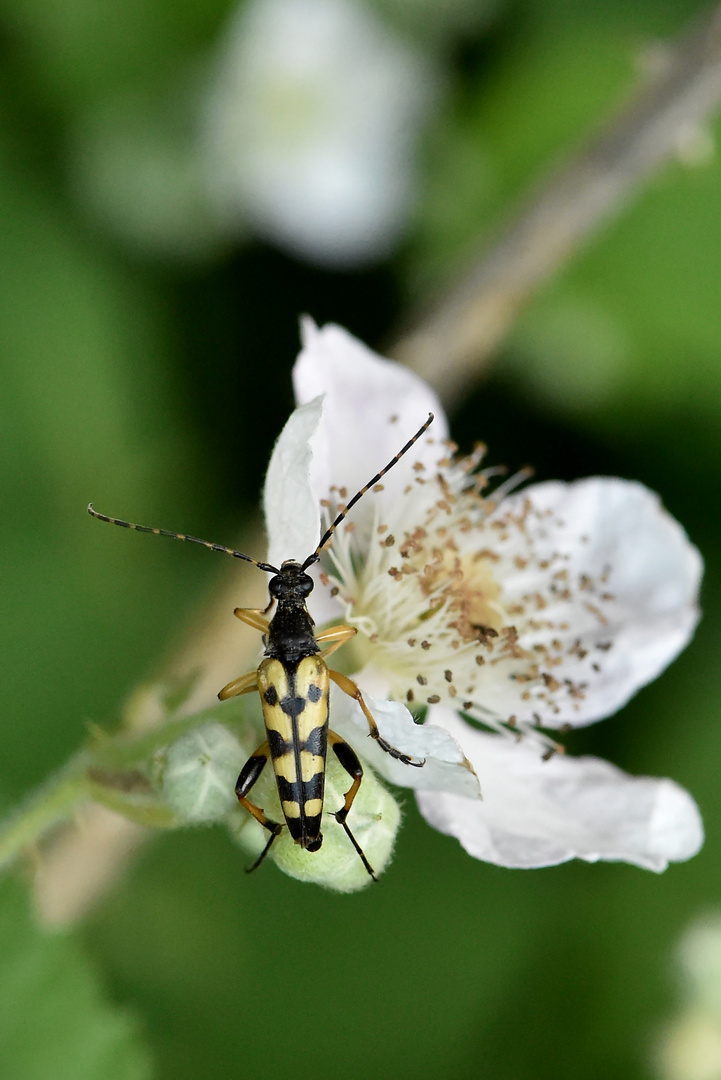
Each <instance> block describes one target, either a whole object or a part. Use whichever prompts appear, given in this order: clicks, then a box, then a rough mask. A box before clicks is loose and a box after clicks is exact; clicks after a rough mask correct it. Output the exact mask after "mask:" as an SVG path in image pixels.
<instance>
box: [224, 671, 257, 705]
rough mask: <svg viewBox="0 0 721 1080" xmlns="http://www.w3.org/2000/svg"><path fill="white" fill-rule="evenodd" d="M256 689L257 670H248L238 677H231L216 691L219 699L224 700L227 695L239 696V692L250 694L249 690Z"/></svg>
mask: <svg viewBox="0 0 721 1080" xmlns="http://www.w3.org/2000/svg"><path fill="white" fill-rule="evenodd" d="M257 689H258V672H257V671H250V672H248V674H247V675H241V676H240V678H238V679H233V681H232V682H229V683H228V685H227V686H224V687H223V689H222V690H220V691H219V692H218V697H219V698H220V700H221V701H225V700H226V698H229V697H239V695H240V694H250V693H251V691H253V690H257Z"/></svg>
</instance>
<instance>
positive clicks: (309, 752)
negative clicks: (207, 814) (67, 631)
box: [88, 413, 433, 880]
mask: <svg viewBox="0 0 721 1080" xmlns="http://www.w3.org/2000/svg"><path fill="white" fill-rule="evenodd" d="M432 421H433V414H432V413H429V415H428V419H427V420H426V421H425V423H424V424H422V425H421V427H420V428H419V429H418V431H417V432H416V433H415V435H414V436H413V437H412V438H411V439H409V440H408V442H407V443H406V444H405V446H404V447H403V448H402V449H401V450H399V452H398V453H397V454H396V455H395V457H394V458H392V460H391V461H389V462H388V464H387V465H386V466H385V467H384V468H383V469H381V470H380V472H378V473H376V475H375V476H373V477H372V478H371V479H370V480H369V481H368V483H367V484H365V485H364V486H363V487H362V488H361V489H360V491H358V492H356V494H355V495H354V496H353V498H352V499H351V500H350V502H348V504H347V505H346V506H344V507H343V509H342V510H341V512H340V513H339V514H338V516H337V517H336V518H335V519H334V520H333V521H332V522H331V524H330V525H329V527H328V528H327V529H326V531H325V532H324V533H323V535H322V537H321V539H320V543H319V544H318V546H317V548H316V549H315V551H314V552H313V553H312V555H309V556H308V558H307V559H305V560H304V561H303V562H302V563H298V562H295V561H294V560H292V559H288V560H286V561H285V562H284V563H283V564H282V565H281V567H280V569H277V568H276V567H275V566H271V565H270V564H269V563H264V562H258V561H256V560H255V559H253V558H251V557H250V555H245V554H243V552H242V551H235V550H234V549H233V548H227V547H224V546H223V545H222V544H212V543H210V542H209V541H207V540H201V539H200V538H199V537H197V536H188V535H186V534H184V533H174V532H170V531H168V530H167V529H153V528H150V527H148V526H147V525H134V524H132V523H131V522H129V521H121V520H119V519H118V518H112V517H107V516H106V515H105V514H99V513H98V512H97V510H94V509H93V505H92V503H91V504H90V505H89V506H88V513H90V514H91V515H92V516H93V517H95V518H98V520H100V521H107V522H109V523H110V524H111V525H120V526H122V527H123V528H125V529H136V530H137V531H138V532H148V533H154V534H155V535H156V536H169V537H170V538H171V539H173V540H189V541H190V542H191V543H194V544H202V545H203V546H204V547H207V548H210V549H211V550H212V551H222V552H224V553H225V554H226V555H232V556H233V557H234V558H236V559H244V560H245V561H246V562H250V563H253V565H254V566H257V567H258V568H259V569H260V570H265V571H267V572H268V573H270V574H273V577H272V578H271V579H270V581H269V582H268V591H269V593H270V601H269V603H268V606H267V607H266V608H264V609H259V608H236V609H235V614H236V616H237V617H238V618H239V619H241V620H242V621H243V622H244V623H247V624H248V625H249V626H252V627H253V628H254V629H256V630H260V632H261V633H262V635H263V644H264V646H265V654H264V658H263V660H262V661H261V663H260V666H259V667H258V669H257V671H251V672H249V673H248V674H247V675H241V677H240V678H239V679H234V680H233V681H232V682H230V683H228V685H227V686H224V687H223V689H222V690H221V691H220V693H219V694H218V697H219V698H220V699H221V701H224V700H225V699H226V698H230V697H237V696H238V695H239V694H248V693H251V692H252V691H254V690H257V691H258V693H259V694H260V701H261V706H262V709H263V719H264V721H265V730H266V735H267V738H266V740H265V741H264V742H263V744H262V745H261V746H259V747H258V749H257V750H256V751H255V753H254V754H253V755H252V757H250V758H249V759H248V761H247V762H246V764H245V765H244V767H243V769H242V770H241V773H240V776H239V777H238V782H237V784H236V786H235V793H236V795H237V796H238V800H239V802H240V804H241V805H242V806H244V807H245V809H246V810H248V811H249V813H251V814H252V815H253V817H254V818H255V819H256V820H257V821H259V822H260V824H261V825H262V826H263V827H264V828H265V829H267V830H268V831H269V833H270V836H269V838H268V843H267V844H266V845H265V847H264V849H263V851H262V852H261V854H260V855H259V857H258V858H257V859H256V861H255V863H254V864H253V866H251V867H250V869H251V870H254V869H255V868H256V867H257V866H259V865H260V863H261V862H262V861H263V859H264V858H265V856H266V855H267V853H268V851H269V849H270V846H271V844H272V843H273V841H274V840H275V838H276V836H278V834H279V833H280V831H281V829H282V828H283V826H282V824H281V823H279V822H277V821H273V820H271V819H270V818H269V817H267V815H266V814H265V812H264V810H262V809H261V808H260V807H259V806H256V805H255V803H253V802H251V801H250V799H249V797H248V796H249V795H250V792H251V790H252V788H253V785H254V784H255V782H256V781H257V779H258V777H259V776H260V774H261V772H262V770H263V768H264V767H265V765H266V763H267V761H268V759H269V758H270V759H271V761H272V762H273V769H274V772H275V779H276V784H277V787H278V796H279V798H280V805H281V809H282V811H283V816H284V818H285V823H286V825H287V826H288V831H289V832H290V835H291V836H292V838H293V840H294V841H295V843H296V844H299V845H300V846H301V847H302V848H304V849H305V850H306V851H317V850H318V849H319V848H320V846H321V844H322V843H323V834H322V832H321V815H322V812H323V797H324V788H325V766H326V756H327V752H328V746H329V745H330V747H331V748H332V750H333V752H334V753H335V755H336V757H337V758H338V761H339V762H340V764H341V765H342V766H343V768H344V769H345V770H346V772H347V773H348V775H349V776H350V778H351V781H352V783H351V786H350V788H349V789H348V791H347V793H346V796H345V801H344V804H343V806H342V807H341V809H340V810H337V811H336V812H335V813H334V817H335V818H336V821H338V822H339V823H340V824H341V825H342V826H343V828H344V829H345V831H346V833H347V835H348V837H349V839H350V841H351V843H352V844H353V847H354V848H355V850H356V851H357V852H358V855H359V856H360V858H361V859H362V861H363V865H364V866H365V868H366V870H367V871H368V873H369V874H370V876H371V877H372V878H373V879H374V880H375V875H374V873H373V868H372V867H371V865H370V863H369V862H368V860H367V858H366V857H365V855H364V853H363V851H362V849H361V847H360V845H359V844H358V842H357V841H356V839H355V837H354V836H353V833H352V832H351V831H350V829H349V827H348V823H347V820H346V819H347V817H348V814H349V812H350V809H351V807H352V805H353V800H354V799H355V797H356V794H357V792H358V788H359V787H360V784H361V780H362V778H363V768H362V766H361V763H360V761H359V760H358V757H357V755H356V753H355V751H354V750H352V749H351V747H350V746H349V745H348V743H347V742H345V740H344V739H341V737H340V736H339V735H336V733H335V732H334V731H332V730H331V729H330V727H329V705H328V695H329V689H330V683H331V681H332V682H334V683H335V684H336V685H337V686H339V687H340V689H341V690H342V691H343V692H344V693H345V694H348V696H349V697H352V698H354V699H355V700H356V701H357V702H358V704H359V705H360V707H361V709H362V710H363V713H364V715H365V718H366V720H367V721H368V727H369V732H370V735H371V737H372V738H373V739H375V740H376V742H377V743H378V745H379V746H380V747H381V748H382V749H383V750H385V751H386V752H387V753H389V754H391V756H392V757H394V758H397V759H398V760H399V761H402V762H404V764H406V765H415V766H421V765H423V762H422V761H413V759H412V758H410V757H408V755H406V754H402V753H401V752H400V751H399V750H396V749H395V748H394V747H392V746H391V745H390V744H389V743H388V742H386V741H385V739H383V738H382V737H381V735H380V733H379V731H378V727H377V725H376V722H375V720H374V719H373V716H372V715H371V712H370V710H369V709H368V706H367V705H366V703H365V701H364V700H363V695H362V693H361V691H360V690H359V688H358V687H357V686H356V684H355V683H354V682H353V680H352V679H349V678H348V677H347V676H346V675H342V674H341V673H340V672H339V671H333V670H331V669H330V668H328V667H327V666H326V663H325V659H326V658H327V657H328V656H330V654H331V653H333V652H335V651H336V649H339V648H340V647H341V645H344V644H345V643H346V642H347V641H349V640H350V639H351V638H352V637H353V636H354V635H355V634H356V633H357V631H356V629H355V627H353V626H332V627H330V628H329V629H328V630H322V631H321V632H320V633H319V634H316V633H315V631H314V622H313V619H312V617H311V615H310V612H309V611H308V607H307V598H308V596H309V594H310V593H311V592H312V590H313V586H314V581H313V578H312V577H311V576H310V574H308V573H307V572H306V571H307V570H308V568H309V567H310V566H312V565H313V563H315V562H317V561H318V559H319V558H320V553H321V551H322V550H323V548H324V547H325V546H326V544H327V543H328V542H329V540H330V539H331V537H332V536H333V533H334V532H335V530H336V528H337V527H338V525H340V523H341V522H342V521H343V519H344V518H345V517H346V516H347V514H348V513H349V511H350V510H351V509H352V507H353V506H355V504H356V503H357V502H358V500H359V499H360V498H361V496H363V495H365V493H366V492H367V491H368V489H369V488H371V487H373V486H374V485H375V484H377V483H378V482H379V481H380V480H381V478H382V477H383V476H385V474H386V473H387V472H388V470H389V469H391V468H392V467H393V466H394V465H395V464H396V462H397V461H399V460H400V459H401V458H402V457H403V455H404V454H406V453H407V452H408V451H409V450H410V448H411V447H412V446H413V444H414V443H415V442H417V440H418V439H420V437H421V435H423V433H424V432H425V431H426V430H427V428H428V427H429V426H430V424H431V423H432ZM274 604H275V605H276V608H275V612H274V613H273V616H272V618H268V612H269V611H270V610H271V608H272V607H273V605H274ZM321 646H326V647H325V648H323V649H322V648H321Z"/></svg>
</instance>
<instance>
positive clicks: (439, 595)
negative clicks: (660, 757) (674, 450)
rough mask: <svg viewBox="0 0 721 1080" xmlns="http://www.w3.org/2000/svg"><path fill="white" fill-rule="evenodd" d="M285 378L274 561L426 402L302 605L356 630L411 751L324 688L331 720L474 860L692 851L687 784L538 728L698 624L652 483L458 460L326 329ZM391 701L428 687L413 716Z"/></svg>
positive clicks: (370, 682)
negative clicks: (401, 758) (629, 767)
mask: <svg viewBox="0 0 721 1080" xmlns="http://www.w3.org/2000/svg"><path fill="white" fill-rule="evenodd" d="M294 383H295V391H296V397H297V400H298V402H299V405H300V408H299V409H298V411H297V412H296V413H295V414H294V415H293V417H292V418H291V420H290V422H289V424H288V425H287V427H286V429H285V431H284V432H283V434H282V435H281V437H280V439H279V441H278V444H277V446H276V449H275V451H274V454H273V459H272V461H271V466H270V469H269V473H268V480H267V483H266V490H265V510H266V519H267V526H268V534H269V541H270V550H269V556H268V557H269V560H270V561H271V562H272V563H273V564H274V565H276V566H277V565H279V563H280V562H281V561H282V560H283V559H286V558H295V559H298V558H304V557H305V556H306V555H308V554H310V552H311V551H313V549H314V547H315V546H316V544H317V543H318V539H319V522H318V505H319V501H320V500H321V499H325V500H328V499H330V500H332V501H333V502H334V503H335V504H339V503H343V502H344V500H345V501H347V500H348V498H349V497H350V496H351V495H353V494H354V492H355V491H356V490H358V489H359V488H360V487H362V486H363V485H364V484H365V483H366V482H367V481H368V479H369V478H370V477H371V476H372V475H373V474H374V472H376V471H377V470H378V469H379V468H381V467H382V466H383V465H385V464H386V462H387V461H389V460H390V459H391V458H392V457H393V456H394V455H395V454H396V453H397V452H398V450H399V448H400V447H401V446H402V445H403V443H404V442H405V441H406V440H407V439H408V438H409V436H410V435H411V434H412V433H413V431H414V430H416V429H417V428H418V426H419V424H420V423H421V422H422V420H423V419H424V418H425V417H426V416H427V414H428V412H429V411H432V412H434V413H435V417H436V419H435V423H434V424H433V426H432V428H431V429H430V430H429V432H428V433H427V435H426V436H424V437H423V438H422V439H421V440H420V441H419V442H418V443H417V444H416V445H415V446H414V448H413V450H412V451H411V453H410V454H409V455H408V456H407V457H406V458H404V459H402V461H401V462H399V463H398V465H396V466H395V468H394V469H393V470H391V472H390V473H389V474H388V475H387V476H385V477H384V478H383V485H382V490H379V491H376V492H374V493H371V492H369V493H368V494H367V495H366V496H365V497H364V498H363V499H361V500H360V502H359V503H358V505H357V507H354V508H353V510H352V511H351V514H350V515H349V518H348V519H347V521H346V522H344V523H343V525H342V526H341V527H340V528H339V529H338V530H337V532H336V534H335V536H334V539H333V543H332V545H331V547H330V548H329V549H328V550H327V551H326V553H325V554H324V557H323V559H322V562H321V565H320V570H319V572H318V574H317V577H318V585H317V587H316V590H315V591H314V593H313V594H312V595H311V597H310V598H309V607H310V610H311V612H312V614H313V616H314V618H315V619H316V621H317V622H319V623H322V622H326V621H329V620H336V621H339V620H343V621H344V622H347V623H349V624H351V625H353V626H355V627H357V629H358V631H359V633H358V635H357V637H356V638H355V639H354V642H353V644H352V645H349V646H347V647H346V649H344V652H345V653H346V655H347V654H349V653H353V656H354V659H355V663H356V667H357V668H358V669H359V671H358V673H357V675H356V676H355V678H356V679H357V681H358V683H359V685H360V686H361V688H362V689H363V690H364V693H365V694H366V697H367V698H368V696H369V695H372V697H373V698H374V699H377V700H373V701H372V702H371V703H370V704H371V709H372V711H373V713H374V715H375V716H376V719H377V721H378V724H379V727H380V730H381V733H382V734H383V736H384V737H385V738H386V739H387V740H388V741H389V742H390V743H392V744H393V745H394V746H396V747H397V748H398V749H399V750H402V751H404V752H406V753H409V754H412V755H417V756H421V757H425V758H426V764H425V766H424V767H423V768H420V769H414V768H409V767H408V766H405V765H403V764H401V763H400V762H398V761H395V760H393V759H391V758H390V757H389V756H388V755H387V754H384V753H383V752H382V750H380V748H379V747H378V746H377V745H375V744H373V743H371V741H370V740H367V739H365V738H363V736H364V735H365V734H367V725H366V724H365V721H364V719H363V716H362V714H361V712H360V710H359V709H358V707H357V706H356V705H355V703H354V702H352V701H351V700H350V699H348V698H347V697H346V696H345V695H343V694H342V693H341V692H340V691H337V692H335V690H336V689H337V688H334V693H333V694H332V698H331V726H332V727H333V728H334V729H335V730H336V731H338V733H339V734H341V735H342V736H343V737H345V738H346V739H348V741H350V742H352V744H353V745H354V747H355V749H356V750H357V751H358V752H360V753H362V754H363V755H364V756H365V757H366V758H367V759H368V760H369V761H370V762H371V763H372V764H373V766H374V767H375V768H376V769H377V771H378V772H380V773H381V774H382V775H383V776H385V777H386V778H387V779H390V780H392V781H393V782H394V783H397V784H401V785H405V786H412V787H414V788H415V789H416V794H417V799H418V804H419V806H420V809H421V812H422V814H423V815H424V817H425V818H426V820H427V821H428V822H429V823H430V824H432V825H433V826H435V827H436V828H437V829H439V830H440V831H442V832H445V833H449V834H451V835H453V836H455V837H457V838H458V839H459V840H460V842H461V843H462V844H463V846H464V847H465V848H466V850H467V851H469V852H470V854H472V855H474V856H475V857H477V858H481V859H485V860H487V861H489V862H493V863H497V864H499V865H502V866H514V867H531V866H545V865H550V864H554V863H559V862H563V861H565V860H567V859H570V858H574V857H578V858H582V859H586V860H588V861H595V860H597V859H614V860H625V861H627V862H632V863H635V864H637V865H639V866H643V867H647V868H649V869H653V870H662V869H664V868H665V867H666V865H667V864H668V862H669V861H670V860H680V859H686V858H689V857H690V856H691V855H693V854H694V853H695V852H696V851H697V850H698V849H699V847H700V845H701V843H702V827H701V822H700V818H699V813H698V810H697V807H696V804H695V803H694V801H693V800H692V798H691V797H690V796H689V795H688V794H687V792H685V791H684V790H683V789H681V788H680V787H678V786H677V785H676V784H674V783H673V781H671V780H663V779H662V780H657V779H651V778H648V777H638V778H635V777H631V776H628V775H626V774H625V773H623V772H621V771H620V770H619V769H617V768H615V767H614V766H612V765H610V764H608V763H606V762H603V761H600V760H598V759H596V758H592V757H578V758H572V757H567V756H563V755H561V754H555V755H554V750H555V749H559V747H558V744H557V743H556V742H555V741H554V739H553V738H552V737H551V735H550V734H549V730H550V731H552V730H553V729H557V730H558V729H560V730H563V729H564V728H566V727H567V726H568V725H571V726H574V727H576V726H580V725H585V724H588V723H591V722H593V721H595V720H598V719H601V718H602V717H604V716H608V715H610V714H611V713H613V712H615V711H616V710H618V709H619V708H620V707H621V706H622V705H623V704H624V702H625V701H627V700H628V699H629V697H631V696H632V695H633V694H634V693H635V692H636V691H637V690H638V689H639V688H640V687H641V686H643V685H644V684H645V683H647V682H648V681H649V680H651V679H653V678H655V676H656V675H658V674H659V673H660V672H661V671H662V670H663V668H664V667H665V666H666V665H667V664H668V663H670V661H671V660H672V659H673V658H674V657H675V656H676V655H677V654H678V652H679V651H680V650H681V649H682V648H683V647H684V646H685V644H686V643H687V642H688V640H689V639H690V637H691V635H692V633H693V629H694V627H695V625H696V622H697V619H698V609H697V607H696V597H697V592H698V586H699V580H700V576H701V559H700V556H699V554H698V552H697V551H696V549H695V548H694V547H693V546H692V545H691V544H690V543H689V541H688V539H687V538H686V535H685V533H684V532H683V530H682V529H681V527H680V526H679V525H678V524H677V523H676V522H675V521H674V520H673V518H671V517H670V516H669V515H668V514H667V513H666V511H665V510H664V509H663V508H662V506H661V505H660V502H659V500H658V498H657V496H655V495H654V494H652V493H651V492H649V491H648V490H647V489H645V488H644V487H642V486H641V485H640V484H636V483H630V482H627V481H623V480H616V479H607V478H598V477H596V478H592V479H589V480H585V481H578V482H576V483H573V484H562V483H544V484H536V485H532V486H530V487H527V488H526V489H525V490H523V491H521V492H519V491H516V492H514V493H510V492H509V490H508V488H505V489H504V487H503V485H501V487H500V488H496V489H495V492H494V491H493V488H492V485H491V486H489V487H487V484H488V474H484V473H483V472H480V473H479V472H477V471H475V470H476V467H477V465H478V464H479V460H480V456H481V450H480V449H479V450H478V452H477V453H475V454H474V455H473V456H472V457H471V458H470V459H466V460H463V459H460V460H455V459H454V458H453V457H452V450H451V448H449V445H448V444H447V442H446V440H447V435H448V432H447V425H446V420H445V417H444V415H443V410H442V408H441V406H440V403H439V401H438V399H437V397H436V395H435V394H434V393H433V392H432V391H431V390H430V388H429V387H427V386H426V385H425V384H424V383H423V382H422V381H421V380H420V379H419V378H417V377H416V376H415V375H413V374H412V373H411V372H409V371H407V370H406V369H404V368H402V367H400V366H399V365H397V364H393V363H391V362H389V361H386V360H383V359H381V358H380V357H378V356H376V355H374V354H373V353H372V352H371V351H370V350H369V349H367V348H366V347H365V346H364V345H362V344H361V343H360V342H358V341H356V340H355V339H354V338H352V337H351V336H350V335H349V334H348V333H347V332H346V331H344V330H342V329H341V328H340V327H337V326H326V327H325V328H323V329H322V330H319V329H318V328H317V327H315V325H314V324H313V323H312V322H311V321H310V320H306V321H304V323H303V349H302V351H301V353H300V356H299V358H298V361H297V364H296V366H295V370H294ZM489 472H491V470H489ZM489 491H490V494H489V493H488V492H489ZM291 496H292V497H291ZM326 505H327V503H326ZM331 509H334V507H332V508H331ZM339 655H340V654H339ZM382 699H391V700H388V701H385V700H382ZM401 702H407V703H409V704H411V705H412V706H413V707H415V706H419V705H422V706H424V707H425V708H426V709H427V712H426V717H425V723H424V724H423V725H419V724H415V723H413V720H412V718H411V715H410V713H409V712H408V710H407V709H406V708H404V706H403V705H402V704H401ZM479 781H480V786H479ZM481 792H482V795H481Z"/></svg>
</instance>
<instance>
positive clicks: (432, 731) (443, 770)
mask: <svg viewBox="0 0 721 1080" xmlns="http://www.w3.org/2000/svg"><path fill="white" fill-rule="evenodd" d="M363 696H364V699H365V702H366V705H367V706H368V708H369V709H370V712H371V715H372V716H373V718H374V720H375V721H376V723H377V724H378V730H379V731H380V734H381V736H382V737H383V738H384V739H385V740H386V742H388V743H390V745H391V746H393V747H395V749H396V750H400V751H401V752H402V753H404V754H408V755H409V756H410V757H413V758H414V759H416V760H424V761H425V764H424V765H423V766H422V767H421V768H418V767H416V766H414V765H405V764H404V763H403V762H402V761H398V760H397V759H395V758H393V757H391V755H390V754H388V753H386V751H385V750H382V749H381V748H380V746H378V744H377V743H376V742H375V741H374V740H372V739H370V738H369V737H368V721H367V720H366V718H365V716H364V715H363V713H362V711H361V708H360V706H359V705H357V704H356V703H355V702H354V701H352V700H351V699H350V698H349V697H348V696H347V695H346V694H344V693H343V692H342V691H341V690H340V689H338V687H335V686H333V687H331V717H332V719H331V726H332V727H333V730H334V731H336V732H337V733H338V734H339V735H340V736H342V738H344V739H346V740H347V741H348V742H349V743H350V745H351V746H352V747H353V749H354V750H356V751H357V752H358V753H359V754H361V756H362V757H363V758H365V759H367V760H368V761H369V762H370V764H371V765H372V766H373V768H374V769H375V771H376V772H377V773H380V775H381V776H383V777H385V779H386V780H389V781H390V782H391V783H393V784H398V785H399V786H400V787H409V788H415V789H416V790H421V789H422V790H424V791H425V790H429V791H445V792H454V793H456V794H459V795H466V796H469V797H473V796H475V797H476V798H477V797H478V778H477V777H476V774H475V773H474V771H473V768H472V766H471V765H470V763H469V762H468V760H467V759H466V756H465V754H464V753H463V750H462V749H461V747H460V746H459V745H458V743H457V742H456V740H455V739H454V738H453V737H452V736H451V735H449V734H448V732H447V731H445V730H444V729H443V728H441V727H437V726H436V725H435V724H416V723H414V721H413V717H412V716H411V714H410V713H409V711H408V709H406V707H405V705H402V704H401V703H400V702H398V701H375V700H374V699H373V698H371V697H369V696H368V694H364V695H363Z"/></svg>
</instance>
